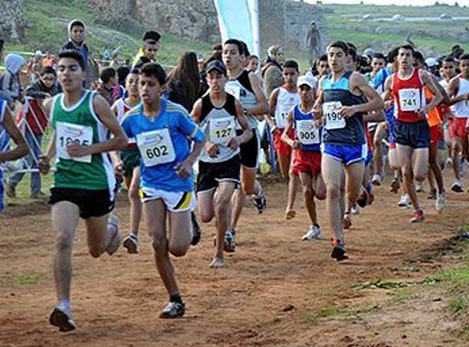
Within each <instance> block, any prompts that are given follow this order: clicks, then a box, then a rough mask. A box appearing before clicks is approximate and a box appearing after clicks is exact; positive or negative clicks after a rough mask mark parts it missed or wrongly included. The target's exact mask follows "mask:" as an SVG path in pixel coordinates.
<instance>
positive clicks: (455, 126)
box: [448, 117, 467, 140]
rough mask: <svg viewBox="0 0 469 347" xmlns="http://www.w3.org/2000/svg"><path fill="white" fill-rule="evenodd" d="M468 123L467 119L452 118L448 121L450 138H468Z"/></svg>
mask: <svg viewBox="0 0 469 347" xmlns="http://www.w3.org/2000/svg"><path fill="white" fill-rule="evenodd" d="M466 123H467V118H457V117H454V118H450V119H448V130H449V137H450V138H451V139H454V138H456V137H458V138H460V139H461V140H463V139H466V138H467V133H466Z"/></svg>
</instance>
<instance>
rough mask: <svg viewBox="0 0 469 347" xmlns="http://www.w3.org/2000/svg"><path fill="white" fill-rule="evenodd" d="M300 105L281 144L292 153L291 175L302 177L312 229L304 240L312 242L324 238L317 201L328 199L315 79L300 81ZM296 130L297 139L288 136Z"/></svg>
mask: <svg viewBox="0 0 469 347" xmlns="http://www.w3.org/2000/svg"><path fill="white" fill-rule="evenodd" d="M297 85H298V89H299V90H298V94H299V96H300V102H299V104H297V105H295V106H294V107H293V108H292V109H290V110H289V111H288V114H287V119H286V125H285V131H284V132H283V134H282V141H283V142H285V143H286V144H287V145H288V146H290V147H291V148H292V149H293V163H292V166H293V168H292V171H293V172H294V174H295V175H299V177H300V181H301V185H302V187H303V198H304V204H305V206H306V210H307V211H308V215H309V218H310V220H311V225H310V227H309V228H308V230H307V231H306V233H305V234H304V235H303V237H302V240H304V241H306V240H313V239H318V238H320V237H321V227H320V226H319V223H318V216H317V213H316V203H315V202H314V199H315V198H316V199H319V200H324V199H325V198H326V186H325V184H324V181H323V179H322V176H321V149H320V145H321V138H322V123H323V122H322V119H321V118H318V119H316V117H315V115H314V114H313V106H314V99H315V93H316V81H315V80H314V79H313V78H312V77H308V76H300V78H298V83H297ZM293 128H294V129H295V136H294V137H293V138H292V137H290V136H288V134H289V131H290V130H293Z"/></svg>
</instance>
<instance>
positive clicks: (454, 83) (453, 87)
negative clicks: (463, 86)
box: [448, 76, 469, 105]
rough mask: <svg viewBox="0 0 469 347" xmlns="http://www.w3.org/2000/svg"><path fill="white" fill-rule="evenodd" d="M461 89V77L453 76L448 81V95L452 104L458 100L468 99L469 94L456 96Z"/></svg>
mask: <svg viewBox="0 0 469 347" xmlns="http://www.w3.org/2000/svg"><path fill="white" fill-rule="evenodd" d="M458 90H459V77H458V76H456V77H453V78H452V79H451V81H449V83H448V95H449V97H450V99H451V102H450V105H454V104H457V103H458V102H461V101H465V100H467V99H468V97H469V94H462V95H459V96H456V94H458Z"/></svg>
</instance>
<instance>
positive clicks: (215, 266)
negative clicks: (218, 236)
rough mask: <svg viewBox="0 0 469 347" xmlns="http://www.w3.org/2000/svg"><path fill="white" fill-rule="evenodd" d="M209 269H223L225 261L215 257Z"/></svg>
mask: <svg viewBox="0 0 469 347" xmlns="http://www.w3.org/2000/svg"><path fill="white" fill-rule="evenodd" d="M209 267H211V268H212V269H220V268H222V267H225V261H224V260H223V259H220V258H217V257H215V258H213V260H212V262H211V263H210V265H209Z"/></svg>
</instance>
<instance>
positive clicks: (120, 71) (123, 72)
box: [116, 65, 130, 83]
mask: <svg viewBox="0 0 469 347" xmlns="http://www.w3.org/2000/svg"><path fill="white" fill-rule="evenodd" d="M129 71H130V69H129V67H128V66H125V65H123V66H119V67H118V68H117V70H116V73H117V79H118V80H119V83H121V82H124V81H125V79H126V78H127V75H128V74H129Z"/></svg>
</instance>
